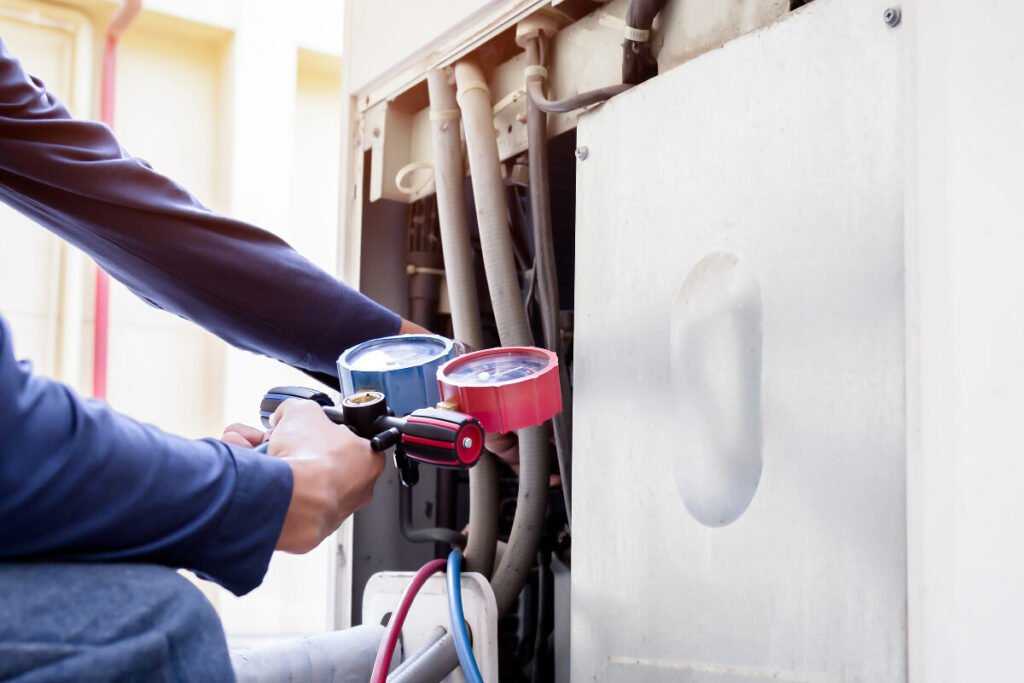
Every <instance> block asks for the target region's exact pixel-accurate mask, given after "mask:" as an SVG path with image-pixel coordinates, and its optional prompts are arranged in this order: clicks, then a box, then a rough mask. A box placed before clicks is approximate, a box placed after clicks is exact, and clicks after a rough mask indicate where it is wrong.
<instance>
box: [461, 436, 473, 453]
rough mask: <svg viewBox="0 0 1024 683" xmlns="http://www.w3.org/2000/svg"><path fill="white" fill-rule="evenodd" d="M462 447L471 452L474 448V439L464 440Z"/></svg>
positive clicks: (467, 438)
mask: <svg viewBox="0 0 1024 683" xmlns="http://www.w3.org/2000/svg"><path fill="white" fill-rule="evenodd" d="M462 447H463V448H465V449H466V450H469V449H470V448H472V447H473V439H471V438H469V437H468V436H467V437H466V438H464V439H463V440H462Z"/></svg>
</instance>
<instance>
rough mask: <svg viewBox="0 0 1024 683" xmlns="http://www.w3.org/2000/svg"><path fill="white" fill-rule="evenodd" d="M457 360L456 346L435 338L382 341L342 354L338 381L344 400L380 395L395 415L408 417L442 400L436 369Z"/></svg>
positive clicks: (410, 336)
mask: <svg viewBox="0 0 1024 683" xmlns="http://www.w3.org/2000/svg"><path fill="white" fill-rule="evenodd" d="M455 356H456V348H455V342H454V341H452V340H451V339H446V338H444V337H439V336H437V335H434V334H402V335H398V336H395V337H381V338H380V339H372V340H370V341H368V342H363V343H362V344H358V345H356V346H353V347H352V348H350V349H348V350H347V351H345V352H344V353H343V354H341V357H340V358H338V378H339V379H340V380H341V388H342V392H343V394H344V395H345V396H350V395H352V394H354V393H356V392H357V391H361V390H364V389H370V390H373V391H379V392H381V393H383V394H384V395H385V396H386V397H387V401H388V407H390V408H391V410H392V411H394V413H395V415H398V416H402V415H408V414H409V413H411V412H412V411H414V410H418V409H420V408H432V407H434V406H435V405H437V403H438V401H440V400H441V394H440V392H439V390H438V387H437V369H438V368H439V367H441V366H442V365H444V364H445V363H446V362H448V361H449V360H451V359H452V358H454V357H455Z"/></svg>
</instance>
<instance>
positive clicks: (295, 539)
mask: <svg viewBox="0 0 1024 683" xmlns="http://www.w3.org/2000/svg"><path fill="white" fill-rule="evenodd" d="M270 424H271V432H270V444H269V447H268V449H267V453H268V455H271V456H275V457H279V458H284V459H285V460H286V461H287V462H288V464H289V465H290V466H291V468H292V500H291V503H290V504H289V505H288V514H287V516H286V517H285V520H284V526H283V527H282V529H281V536H280V537H279V538H278V539H277V549H278V550H284V551H286V552H290V553H306V552H309V551H310V550H312V549H313V548H315V547H317V546H318V545H320V542H321V541H323V540H324V539H325V538H327V537H328V536H330V535H331V534H332V533H334V530H335V529H337V528H338V527H339V526H341V523H342V522H344V521H345V519H346V518H347V517H348V516H349V515H351V514H352V513H353V512H355V511H356V510H358V509H359V508H361V507H363V506H365V505H367V504H368V503H369V502H370V500H372V498H373V485H374V483H375V482H376V481H377V477H379V476H380V474H381V472H383V471H384V456H383V455H382V454H380V453H374V452H373V451H372V450H370V442H369V441H367V440H366V439H361V438H359V437H358V436H356V435H355V434H353V433H352V432H351V431H350V430H349V429H348V428H347V427H341V426H338V425H336V424H334V423H333V422H331V421H330V420H328V419H327V416H326V415H324V411H323V409H322V408H321V407H320V406H319V405H317V404H316V403H314V402H313V401H303V400H299V399H291V400H288V401H285V402H284V403H282V404H281V405H280V407H278V409H277V411H276V412H275V413H274V414H273V415H272V416H271V418H270ZM264 439H265V435H264V433H263V431H261V430H259V429H256V428H254V427H249V426H246V425H242V424H233V425H231V426H230V427H228V428H227V429H225V430H224V435H223V436H222V437H221V440H223V441H225V442H227V443H232V444H235V445H238V446H246V447H253V446H258V445H259V444H261V443H262V442H263V440H264Z"/></svg>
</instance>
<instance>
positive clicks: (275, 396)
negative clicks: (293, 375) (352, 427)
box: [260, 387, 345, 429]
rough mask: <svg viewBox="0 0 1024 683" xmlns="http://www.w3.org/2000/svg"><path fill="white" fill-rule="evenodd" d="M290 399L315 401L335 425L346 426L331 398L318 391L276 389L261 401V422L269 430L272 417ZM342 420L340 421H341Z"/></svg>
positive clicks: (287, 388) (301, 388)
mask: <svg viewBox="0 0 1024 683" xmlns="http://www.w3.org/2000/svg"><path fill="white" fill-rule="evenodd" d="M290 398H301V399H303V400H306V401H315V402H316V403H318V404H320V405H321V406H323V408H324V412H325V413H327V417H328V418H330V420H331V422H334V423H335V424H345V418H344V417H343V416H342V414H341V411H340V410H338V409H337V408H335V407H334V401H332V400H331V397H330V396H328V395H327V394H325V393H324V392H322V391H317V390H316V389H307V388H306V387H274V388H273V389H271V390H270V391H268V392H267V393H266V394H265V395H264V396H263V400H262V401H260V422H262V423H263V426H264V427H266V428H267V429H270V416H271V415H273V414H274V412H275V411H276V410H277V407H278V406H280V405H281V404H282V403H284V402H285V401H287V400H288V399H290ZM339 420H340V421H339Z"/></svg>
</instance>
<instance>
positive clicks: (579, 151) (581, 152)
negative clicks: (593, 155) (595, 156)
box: [576, 146, 590, 161]
mask: <svg viewBox="0 0 1024 683" xmlns="http://www.w3.org/2000/svg"><path fill="white" fill-rule="evenodd" d="M588 156H590V150H588V149H587V148H586V147H585V146H580V147H577V148H576V158H577V159H579V160H580V161H586V159H587V157H588Z"/></svg>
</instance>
